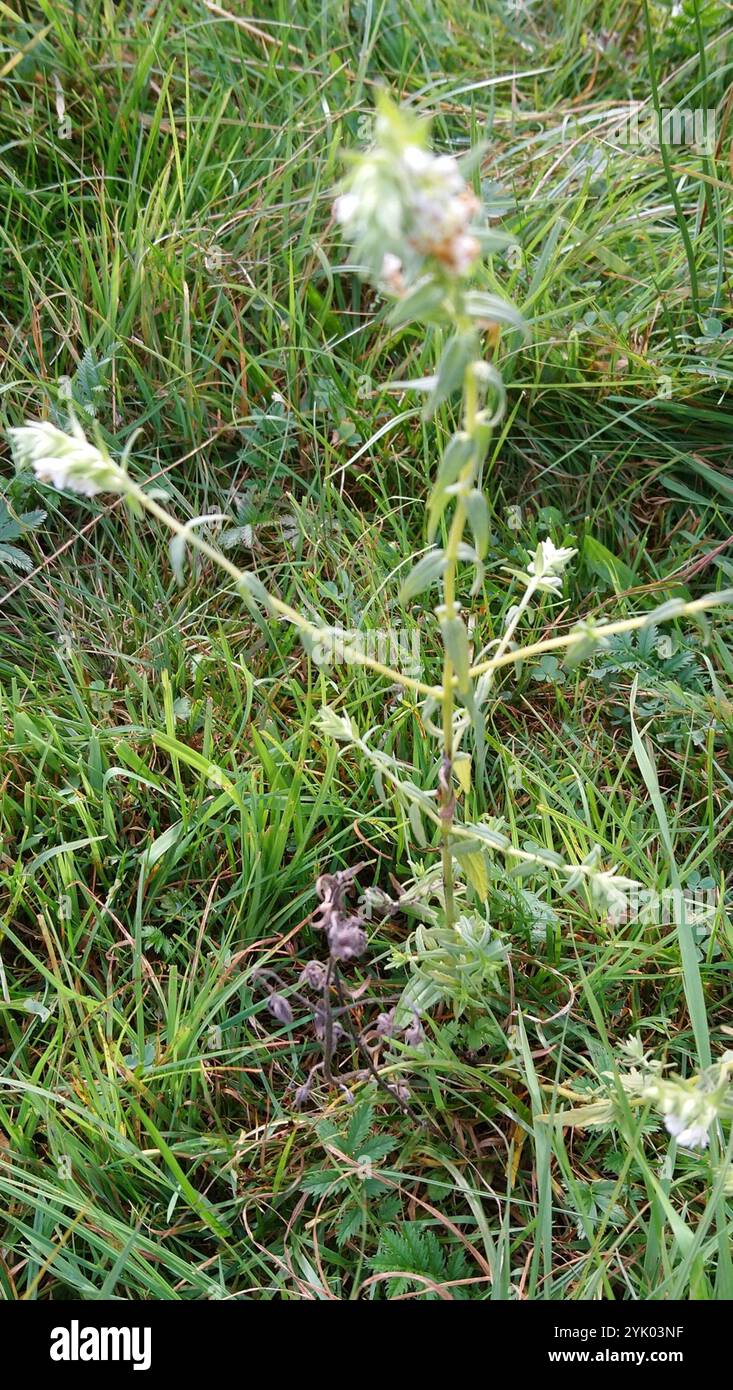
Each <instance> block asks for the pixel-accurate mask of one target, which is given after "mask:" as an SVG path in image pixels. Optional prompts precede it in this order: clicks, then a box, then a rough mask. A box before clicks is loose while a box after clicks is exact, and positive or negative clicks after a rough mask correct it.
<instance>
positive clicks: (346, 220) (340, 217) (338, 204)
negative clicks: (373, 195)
mask: <svg viewBox="0 0 733 1390" xmlns="http://www.w3.org/2000/svg"><path fill="white" fill-rule="evenodd" d="M358 211H359V199H358V197H357V195H356V193H341V194H339V196H338V198H337V199H336V201H335V202H334V205H333V215H334V217H335V218H336V221H337V222H340V223H341V226H342V227H348V226H349V225H350V223H352V222H353V221H354V218H355V217H356V214H357V213H358Z"/></svg>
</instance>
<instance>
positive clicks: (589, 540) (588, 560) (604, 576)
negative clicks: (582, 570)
mask: <svg viewBox="0 0 733 1390" xmlns="http://www.w3.org/2000/svg"><path fill="white" fill-rule="evenodd" d="M581 558H582V561H583V564H584V565H585V567H586V569H587V570H588V571H589V572H590V574H593V575H595V577H596V579H600V580H601V583H603V584H605V585H606V586H607V588H609V589H615V590H616V592H617V593H618V591H619V590H620V589H633V588H634V585H635V584H636V583H637V578H636V575H635V574H634V571H633V570H631V569H629V567H628V565H625V564H624V562H623V560H619V558H618V556H617V555H613V554H612V553H611V551H610V550H607V549H606V547H605V545H602V544H601V542H600V541H597V540H596V539H595V537H594V536H590V535H586V537H585V539H584V541H583V549H582V557H581Z"/></svg>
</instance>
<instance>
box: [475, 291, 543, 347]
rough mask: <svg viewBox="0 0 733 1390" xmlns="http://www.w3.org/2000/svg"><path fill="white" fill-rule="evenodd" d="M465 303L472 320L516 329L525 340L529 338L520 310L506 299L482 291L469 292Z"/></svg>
mask: <svg viewBox="0 0 733 1390" xmlns="http://www.w3.org/2000/svg"><path fill="white" fill-rule="evenodd" d="M463 302H464V305H465V309H466V313H467V314H469V315H470V317H471V318H472V319H476V320H477V321H481V320H486V321H487V322H489V323H501V324H504V325H505V327H507V328H516V329H517V330H518V331H519V332H520V333H521V334H522V336H523V337H524V338H526V337H527V334H528V331H529V330H528V328H527V324H526V323H525V321H524V319H523V318H522V315H521V314H520V312H519V310H518V309H515V307H514V305H513V304H509V302H508V301H507V300H506V299H500V298H499V296H498V295H496V294H484V293H483V291H481V290H469V291H468V293H467V294H466V296H465V298H464V301H463Z"/></svg>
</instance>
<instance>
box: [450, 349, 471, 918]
mask: <svg viewBox="0 0 733 1390" xmlns="http://www.w3.org/2000/svg"><path fill="white" fill-rule="evenodd" d="M464 401H465V418H464V427H465V430H466V433H467V434H468V435H469V436H470V437H471V438H473V436H474V434H475V431H476V415H477V411H478V391H477V386H476V377H475V374H474V371H473V366H472V365H470V366H468V367H467V368H466V375H465V378H464ZM474 469H475V463H474V461H473V460H471V462H470V463H469V464H467V465H466V468H465V469H464V471H463V472H462V473H461V475H460V478H459V483H460V484H463V485H466V484H468V483H470V482H471V481H472V478H473V473H474ZM465 525H466V504H465V501H464V498H463V495H462V493H461V491H460V490H459V492H458V496H457V499H456V509H455V512H454V513H453V520H452V522H451V526H450V530H449V532H448V541H447V544H446V547H445V569H444V571H443V606H444V609H445V615H446V618H447V619H450V618H451V617H452V616H453V608H454V605H455V601H456V565H457V563H458V547H459V545H460V543H461V540H462V539H463V532H464V529H465ZM441 694H442V701H443V769H442V772H443V782H444V785H443V786H442V790H441V841H442V843H441V860H442V867H443V898H444V902H445V918H446V922H447V924H448V926H452V925H453V923H454V921H455V916H456V907H455V890H454V875H453V854H452V851H451V848H450V837H451V832H452V830H453V802H454V792H453V751H454V750H453V710H454V695H453V663H452V661H451V659H450V657H449V655H448V652H447V651H446V653H445V656H444V658H443V686H442V692H441Z"/></svg>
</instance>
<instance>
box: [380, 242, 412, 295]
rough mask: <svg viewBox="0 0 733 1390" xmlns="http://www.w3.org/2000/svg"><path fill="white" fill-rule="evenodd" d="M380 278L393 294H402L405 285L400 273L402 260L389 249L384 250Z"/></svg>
mask: <svg viewBox="0 0 733 1390" xmlns="http://www.w3.org/2000/svg"><path fill="white" fill-rule="evenodd" d="M381 278H382V280H383V281H384V284H385V285H386V286H387V288H388V289H390V290H392V292H393V293H394V294H404V292H405V288H406V287H405V281H404V277H403V274H402V261H401V260H400V258H399V256H395V255H393V253H392V252H391V251H386V252H385V254H384V259H383V261H382V275H381Z"/></svg>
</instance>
